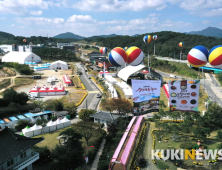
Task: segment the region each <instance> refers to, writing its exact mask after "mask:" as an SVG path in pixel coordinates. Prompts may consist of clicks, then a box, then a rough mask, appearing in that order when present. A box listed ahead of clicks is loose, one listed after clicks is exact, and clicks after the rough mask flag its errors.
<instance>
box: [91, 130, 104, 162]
mask: <svg viewBox="0 0 222 170" xmlns="http://www.w3.org/2000/svg"><path fill="white" fill-rule="evenodd" d="M105 135H106V131H103V132H102V134H101V135H100V136H99V139H98V140H97V143H96V144H95V146H94V148H93V149H92V150H91V151H89V153H88V159H89V162H88V164H91V163H92V162H93V161H94V159H95V157H96V154H97V152H98V149H99V147H100V144H101V142H102V140H103V138H104V136H105Z"/></svg>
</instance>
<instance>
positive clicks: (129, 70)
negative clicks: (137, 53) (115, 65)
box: [117, 64, 146, 81]
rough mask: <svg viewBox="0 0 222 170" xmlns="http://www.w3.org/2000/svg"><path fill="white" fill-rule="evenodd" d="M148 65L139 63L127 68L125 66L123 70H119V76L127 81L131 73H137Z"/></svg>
mask: <svg viewBox="0 0 222 170" xmlns="http://www.w3.org/2000/svg"><path fill="white" fill-rule="evenodd" d="M145 67H146V66H144V65H142V64H141V65H138V66H130V65H129V66H127V67H125V68H123V69H122V70H120V71H119V72H118V74H117V75H118V77H119V78H121V79H122V80H124V81H127V79H128V78H129V77H130V75H132V74H134V73H136V72H137V71H139V70H141V69H144V68H145Z"/></svg>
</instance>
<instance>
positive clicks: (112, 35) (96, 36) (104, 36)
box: [88, 34, 121, 39]
mask: <svg viewBox="0 0 222 170" xmlns="http://www.w3.org/2000/svg"><path fill="white" fill-rule="evenodd" d="M116 36H121V35H116V34H110V35H95V36H92V37H88V38H90V39H92V38H98V37H103V38H107V37H116Z"/></svg>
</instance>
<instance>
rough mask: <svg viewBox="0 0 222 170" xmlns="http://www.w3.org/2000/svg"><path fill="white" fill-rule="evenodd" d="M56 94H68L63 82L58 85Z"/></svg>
mask: <svg viewBox="0 0 222 170" xmlns="http://www.w3.org/2000/svg"><path fill="white" fill-rule="evenodd" d="M56 94H57V95H64V94H66V92H65V88H64V87H63V86H62V85H61V84H60V85H59V87H57V90H56Z"/></svg>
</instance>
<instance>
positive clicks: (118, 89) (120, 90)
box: [113, 85, 125, 99]
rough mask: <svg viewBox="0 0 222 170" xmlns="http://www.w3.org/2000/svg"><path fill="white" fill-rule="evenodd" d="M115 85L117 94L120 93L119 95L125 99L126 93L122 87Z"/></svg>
mask: <svg viewBox="0 0 222 170" xmlns="http://www.w3.org/2000/svg"><path fill="white" fill-rule="evenodd" d="M113 86H114V88H115V89H116V92H117V94H118V97H119V98H122V99H125V95H124V93H123V91H122V89H121V88H119V87H118V86H117V85H113Z"/></svg>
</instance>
